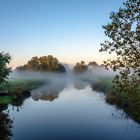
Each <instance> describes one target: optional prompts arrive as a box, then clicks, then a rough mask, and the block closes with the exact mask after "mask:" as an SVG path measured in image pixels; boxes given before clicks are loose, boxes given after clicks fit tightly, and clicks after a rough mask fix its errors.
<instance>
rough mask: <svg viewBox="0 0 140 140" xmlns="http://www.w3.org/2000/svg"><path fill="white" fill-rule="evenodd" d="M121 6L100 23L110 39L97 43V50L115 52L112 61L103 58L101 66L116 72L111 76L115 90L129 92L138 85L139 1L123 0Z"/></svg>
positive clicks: (139, 54)
mask: <svg viewBox="0 0 140 140" xmlns="http://www.w3.org/2000/svg"><path fill="white" fill-rule="evenodd" d="M123 4H124V8H119V11H118V12H116V13H115V12H112V13H111V14H110V19H111V23H108V24H107V25H105V26H103V28H104V30H105V35H106V36H108V37H109V38H110V40H109V41H107V40H106V41H105V42H104V43H102V44H101V46H102V48H101V49H100V51H101V52H103V51H108V52H109V53H112V52H115V53H116V55H117V59H116V60H111V59H110V60H107V61H105V63H104V64H105V67H106V68H107V69H108V68H112V69H113V70H114V71H119V73H120V75H119V76H116V77H115V78H114V83H115V86H116V88H117V89H119V90H120V91H123V92H131V93H132V90H135V89H136V87H138V85H139V84H140V1H139V0H127V1H126V2H125V3H123Z"/></svg>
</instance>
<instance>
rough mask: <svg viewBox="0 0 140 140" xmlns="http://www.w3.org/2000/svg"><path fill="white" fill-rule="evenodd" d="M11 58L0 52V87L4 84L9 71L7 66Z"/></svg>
mask: <svg viewBox="0 0 140 140" xmlns="http://www.w3.org/2000/svg"><path fill="white" fill-rule="evenodd" d="M10 60H11V56H10V55H9V54H8V53H3V52H0V85H1V84H2V83H5V82H6V80H7V76H8V75H9V73H10V71H11V69H10V68H9V67H8V66H7V64H9V63H10Z"/></svg>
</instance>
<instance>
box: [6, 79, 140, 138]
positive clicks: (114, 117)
mask: <svg viewBox="0 0 140 140" xmlns="http://www.w3.org/2000/svg"><path fill="white" fill-rule="evenodd" d="M31 94H32V95H31V97H29V98H28V99H26V100H25V101H24V102H23V104H22V105H21V106H18V107H13V106H11V105H10V106H8V108H7V110H9V118H10V119H11V120H13V123H12V133H13V136H12V137H11V140H103V139H104V140H140V125H139V124H137V123H136V122H134V121H133V120H132V119H131V118H129V117H128V116H127V115H126V114H125V113H124V112H123V111H122V110H119V109H117V108H116V107H115V106H111V105H109V104H107V103H106V102H105V95H104V94H103V93H100V92H96V91H94V90H92V88H91V87H90V85H88V84H85V83H82V82H81V83H80V82H78V81H77V82H75V83H66V84H65V86H63V85H62V84H60V85H59V84H54V85H45V86H43V87H40V88H38V89H36V90H33V91H32V92H31Z"/></svg>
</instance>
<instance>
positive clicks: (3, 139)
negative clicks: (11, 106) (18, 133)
mask: <svg viewBox="0 0 140 140" xmlns="http://www.w3.org/2000/svg"><path fill="white" fill-rule="evenodd" d="M7 108H8V106H7V105H0V140H10V139H11V137H12V136H13V133H12V123H13V120H11V119H10V117H9V112H8V111H7Z"/></svg>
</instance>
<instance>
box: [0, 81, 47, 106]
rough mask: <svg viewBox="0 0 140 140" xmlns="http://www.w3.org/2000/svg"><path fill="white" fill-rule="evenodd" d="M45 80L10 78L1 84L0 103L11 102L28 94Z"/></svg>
mask: <svg viewBox="0 0 140 140" xmlns="http://www.w3.org/2000/svg"><path fill="white" fill-rule="evenodd" d="M44 83H45V82H44V81H41V80H25V79H20V80H10V81H8V83H7V84H5V85H2V86H1V88H0V91H3V93H4V94H3V95H1V96H0V104H11V103H12V102H13V101H14V100H18V99H19V98H24V97H26V96H27V93H28V96H29V91H31V90H33V89H36V88H38V87H39V86H41V85H43V84H44Z"/></svg>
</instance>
